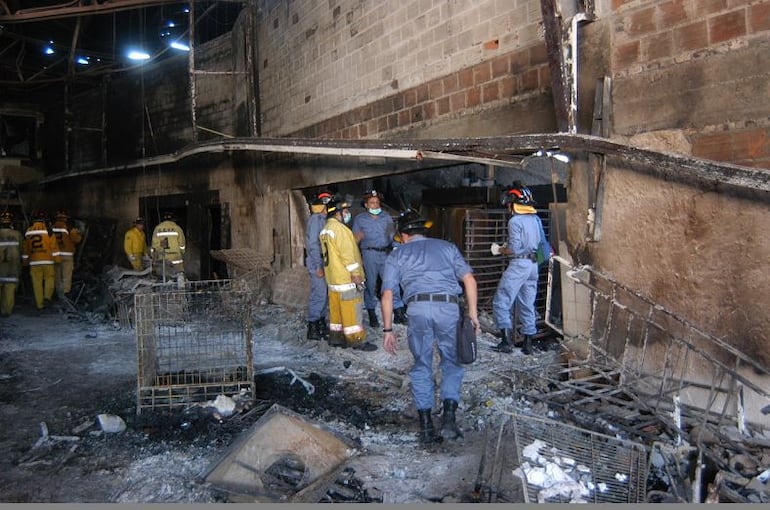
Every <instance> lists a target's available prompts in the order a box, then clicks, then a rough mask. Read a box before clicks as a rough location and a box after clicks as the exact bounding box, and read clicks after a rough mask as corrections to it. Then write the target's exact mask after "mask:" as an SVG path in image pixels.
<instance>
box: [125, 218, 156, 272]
mask: <svg viewBox="0 0 770 510" xmlns="http://www.w3.org/2000/svg"><path fill="white" fill-rule="evenodd" d="M123 251H124V252H125V253H126V257H128V262H129V263H130V264H131V267H132V268H133V269H134V271H141V270H142V269H144V267H145V262H146V261H147V260H148V259H149V257H150V250H149V249H148V248H147V236H146V235H145V233H144V218H142V217H139V218H137V219H135V220H134V226H133V227H131V228H129V229H128V230H126V234H125V236H123Z"/></svg>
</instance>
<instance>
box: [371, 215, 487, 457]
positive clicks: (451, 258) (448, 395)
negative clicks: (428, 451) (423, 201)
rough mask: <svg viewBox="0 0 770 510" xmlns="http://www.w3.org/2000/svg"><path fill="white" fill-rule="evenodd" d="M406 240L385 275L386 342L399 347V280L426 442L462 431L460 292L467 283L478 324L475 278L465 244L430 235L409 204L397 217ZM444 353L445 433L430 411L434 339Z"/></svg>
mask: <svg viewBox="0 0 770 510" xmlns="http://www.w3.org/2000/svg"><path fill="white" fill-rule="evenodd" d="M397 227H398V231H399V233H400V235H401V238H402V240H403V242H404V245H403V246H402V247H400V248H399V249H398V250H396V251H394V252H392V253H391V254H390V255H389V256H388V258H387V260H386V261H385V268H384V270H383V279H382V296H381V306H382V317H383V332H384V338H383V348H384V349H385V351H386V352H389V353H391V354H395V353H396V347H397V338H396V334H395V333H394V331H393V328H392V324H391V322H390V317H391V312H392V311H393V292H394V290H395V289H397V288H398V286H399V284H400V285H401V286H402V288H403V290H404V302H405V303H406V304H407V306H408V312H407V317H408V322H409V326H408V330H407V337H408V340H409V350H410V351H411V352H412V356H413V357H414V365H413V366H412V369H411V371H410V372H409V375H410V378H411V381H412V395H413V397H414V400H415V405H416V407H417V412H418V414H419V418H420V435H419V440H420V442H421V443H423V444H425V445H427V444H430V443H432V442H434V441H436V440H440V438H443V439H456V438H458V437H461V436H462V432H461V431H460V429H459V428H458V427H457V424H456V422H455V411H456V410H457V405H458V402H459V400H460V386H461V384H462V380H463V375H464V369H463V367H462V365H460V364H459V363H458V362H457V320H458V318H459V314H460V310H459V306H458V296H459V294H460V293H461V292H462V290H463V288H462V287H461V286H460V284H459V283H458V282H462V283H463V286H464V287H465V301H466V303H467V305H468V316H469V317H470V319H471V321H472V322H473V325H474V327H475V328H476V329H477V330H478V328H479V319H478V310H477V286H476V278H475V277H474V276H473V271H472V269H471V267H470V266H469V265H468V263H467V262H466V261H465V259H464V258H463V256H462V254H461V253H460V250H458V249H457V247H456V246H455V245H454V244H452V243H450V242H447V241H444V240H441V239H430V238H427V237H425V234H426V233H427V230H428V228H429V227H430V222H428V221H426V220H425V219H424V218H423V217H421V216H420V215H419V214H418V213H417V212H415V211H413V210H407V211H405V212H403V213H402V214H401V216H400V217H399V219H398V225H397ZM434 341H435V342H437V343H438V349H439V353H440V354H441V364H440V368H441V399H442V403H443V408H444V409H443V420H442V428H441V434H440V438H439V437H437V436H436V433H435V430H434V427H433V421H432V418H431V411H432V409H433V403H434V398H435V396H434V384H433V343H434Z"/></svg>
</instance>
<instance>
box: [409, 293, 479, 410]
mask: <svg viewBox="0 0 770 510" xmlns="http://www.w3.org/2000/svg"><path fill="white" fill-rule="evenodd" d="M459 313H460V312H459V308H458V307H457V304H455V303H431V302H427V301H413V302H412V303H410V304H409V310H408V316H409V329H408V332H407V336H408V338H409V350H410V351H411V352H412V356H413V357H414V365H413V366H412V370H411V371H410V372H409V376H410V378H411V380H412V395H413V396H414V401H415V404H416V406H417V409H432V408H433V403H434V401H435V395H434V384H433V342H434V340H435V341H436V342H437V343H438V350H439V354H440V355H441V364H440V368H441V400H445V399H452V400H454V401H456V402H459V401H460V386H461V385H462V382H463V375H464V374H465V369H464V368H463V367H462V365H460V364H459V363H457V319H458V317H459Z"/></svg>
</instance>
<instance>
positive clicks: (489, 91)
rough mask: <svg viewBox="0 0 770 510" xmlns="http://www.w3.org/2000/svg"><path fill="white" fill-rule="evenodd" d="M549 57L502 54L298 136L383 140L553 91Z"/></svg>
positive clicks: (529, 52)
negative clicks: (472, 111)
mask: <svg viewBox="0 0 770 510" xmlns="http://www.w3.org/2000/svg"><path fill="white" fill-rule="evenodd" d="M545 56H546V52H545V51H544V49H542V48H525V49H523V50H521V51H519V52H513V53H511V54H509V55H501V56H499V57H497V58H495V59H494V60H493V61H490V62H482V63H480V64H477V65H474V66H473V67H470V68H466V69H462V70H460V71H458V72H456V73H453V74H451V75H449V76H442V77H440V78H436V79H435V80H431V81H429V82H427V83H423V84H421V85H418V86H416V87H413V88H411V89H408V90H404V91H400V92H397V93H395V94H393V95H390V96H388V97H385V98H382V99H379V100H377V101H374V102H373V103H371V104H367V105H365V106H362V107H359V108H355V109H353V110H350V111H348V112H346V113H345V114H342V115H337V116H334V117H332V118H329V119H326V120H324V121H323V122H320V123H318V124H314V125H312V126H307V127H306V128H304V129H302V130H300V131H298V132H296V133H293V134H292V136H300V137H321V138H362V137H369V138H372V137H378V136H380V137H381V136H386V135H387V134H388V132H389V131H393V130H401V129H405V128H409V127H414V126H415V125H419V124H421V123H424V122H426V121H430V120H433V119H436V118H440V117H442V116H451V115H457V114H459V113H462V112H463V111H465V110H469V109H473V108H477V107H482V106H485V105H492V104H496V103H498V102H500V101H510V100H512V99H514V98H515V97H516V95H517V94H522V93H525V92H531V91H537V90H541V91H542V90H547V89H549V88H550V79H551V78H550V72H549V69H548V65H547V61H546V58H545ZM514 63H515V64H514ZM503 70H506V72H503Z"/></svg>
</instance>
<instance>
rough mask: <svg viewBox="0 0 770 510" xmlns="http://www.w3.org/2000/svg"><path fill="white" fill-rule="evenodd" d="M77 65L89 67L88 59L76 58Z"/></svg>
mask: <svg viewBox="0 0 770 510" xmlns="http://www.w3.org/2000/svg"><path fill="white" fill-rule="evenodd" d="M75 63H77V64H80V65H83V66H87V65H88V57H76V58H75Z"/></svg>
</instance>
